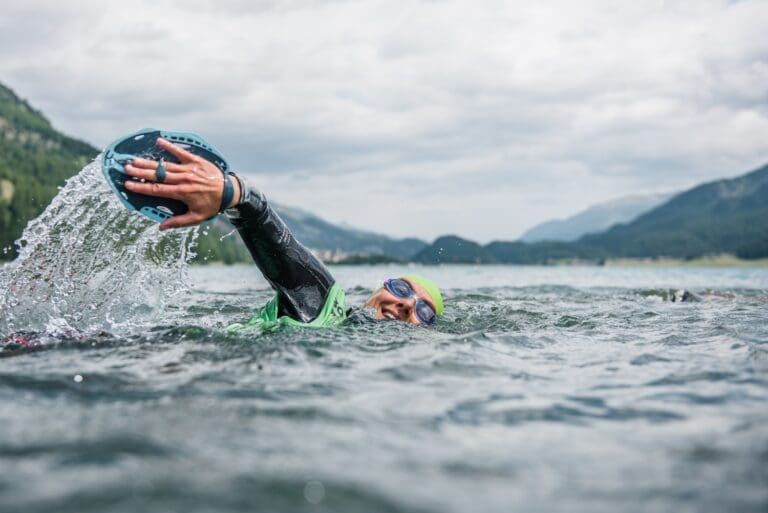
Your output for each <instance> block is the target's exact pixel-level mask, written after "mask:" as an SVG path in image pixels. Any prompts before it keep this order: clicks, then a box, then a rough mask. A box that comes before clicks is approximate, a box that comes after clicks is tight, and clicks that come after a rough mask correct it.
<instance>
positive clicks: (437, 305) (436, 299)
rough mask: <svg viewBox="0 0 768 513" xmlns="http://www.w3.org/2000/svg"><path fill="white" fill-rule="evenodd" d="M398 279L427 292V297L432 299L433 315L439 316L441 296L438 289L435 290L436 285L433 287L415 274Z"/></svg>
mask: <svg viewBox="0 0 768 513" xmlns="http://www.w3.org/2000/svg"><path fill="white" fill-rule="evenodd" d="M398 278H403V279H405V280H408V281H412V282H413V283H418V284H419V285H421V286H422V287H424V290H426V291H427V293H428V294H429V296H430V297H431V298H432V302H433V303H434V304H435V313H436V314H437V315H441V314H442V313H443V296H442V295H440V289H439V288H437V285H435V283H434V282H433V281H432V280H428V279H427V278H424V277H423V276H419V275H417V274H406V275H403V276H398Z"/></svg>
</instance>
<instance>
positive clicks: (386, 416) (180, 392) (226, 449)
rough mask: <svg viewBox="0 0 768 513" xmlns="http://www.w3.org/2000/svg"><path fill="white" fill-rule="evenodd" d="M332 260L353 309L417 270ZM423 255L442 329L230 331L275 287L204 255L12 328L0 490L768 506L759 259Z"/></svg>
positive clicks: (123, 500)
mask: <svg viewBox="0 0 768 513" xmlns="http://www.w3.org/2000/svg"><path fill="white" fill-rule="evenodd" d="M332 269H333V272H334V275H335V276H336V277H337V279H338V281H339V283H340V284H342V285H343V286H344V288H345V289H346V291H347V294H348V304H349V305H350V306H354V305H361V304H362V303H363V302H364V300H365V298H366V296H367V294H368V292H369V291H370V289H371V288H372V287H374V286H376V284H377V283H378V282H379V280H381V279H383V278H386V277H389V276H393V275H397V274H399V273H401V272H403V271H408V272H412V271H413V270H414V269H412V268H410V267H409V268H405V267H397V266H378V267H343V266H340V267H334V268H332ZM416 271H417V272H423V273H424V274H427V275H430V276H432V277H433V278H434V279H435V280H436V281H437V282H438V283H440V284H441V285H443V286H444V287H445V289H446V290H445V297H446V304H447V309H446V315H445V317H444V318H443V319H441V320H440V321H439V322H438V323H437V324H436V326H434V327H433V328H430V329H422V328H412V327H409V326H405V325H402V324H400V323H397V322H395V321H379V322H375V321H372V320H370V318H369V316H368V315H366V314H365V313H364V312H362V313H360V314H356V315H355V316H353V319H352V320H351V321H349V322H348V323H347V324H346V325H344V326H341V327H339V328H334V329H326V330H316V331H312V330H286V331H282V332H278V333H272V334H263V335H259V336H256V335H254V336H249V337H243V338H229V337H226V336H225V335H224V334H223V331H222V328H223V327H224V326H225V325H227V324H229V323H231V322H234V321H238V320H242V319H243V318H245V317H247V316H248V315H249V313H251V312H252V311H253V310H254V309H255V308H256V307H257V306H259V305H261V304H263V303H264V302H265V301H266V300H267V299H268V298H269V297H270V295H271V293H270V291H269V290H268V286H267V284H266V282H265V281H264V280H263V279H262V278H261V277H260V276H259V274H258V271H257V269H256V268H255V266H234V267H224V266H210V267H194V268H192V269H191V270H189V273H188V278H187V279H188V283H189V284H190V288H189V289H186V290H184V291H182V292H178V291H176V292H175V295H174V296H173V297H172V298H171V299H170V300H168V301H167V302H165V303H164V304H162V305H161V306H158V307H156V309H157V311H153V312H152V315H148V314H147V311H148V310H150V309H149V308H146V307H145V309H144V310H142V311H141V313H140V314H135V315H136V322H135V324H133V325H132V324H131V323H130V322H126V320H125V319H121V320H120V322H115V323H114V325H112V326H107V325H106V324H107V323H106V322H105V323H104V325H100V326H98V327H93V326H91V327H88V326H83V327H81V331H73V327H72V326H69V327H67V328H65V329H58V331H57V330H56V329H55V328H51V326H54V327H55V326H58V325H57V324H56V323H55V322H54V323H52V322H51V320H50V319H49V320H48V323H47V326H48V333H49V334H48V335H43V336H40V335H39V334H37V335H35V334H30V335H28V338H29V339H30V340H32V343H31V344H30V345H29V346H23V345H20V344H12V343H6V345H5V347H4V349H3V351H2V352H0V355H2V356H7V358H2V359H0V425H1V426H2V429H0V462H2V466H1V467H2V472H1V473H0V510H2V511H24V512H36V511H41V512H42V511H57V512H69V511H71V512H78V513H81V512H86V511H94V512H97V511H98V512H103V511H157V512H169V511H179V512H185V513H186V512H196V511H200V512H208V511H244V512H245V511H264V512H278V511H307V512H311V511H328V512H331V511H333V512H345V511H346V512H379V511H380V512H400V511H402V512H410V511H413V512H430V511H432V512H440V513H446V512H470V511H471V512H495V511H498V512H502V511H504V512H506V511H564V512H565V511H569V512H571V511H585V512H587V511H589V512H594V511H611V512H614V511H617V510H618V511H675V512H684V511H691V512H694V511H695V512H701V511H756V512H757V511H761V512H763V511H766V506H768V425H767V424H766V422H768V323H767V322H766V321H768V269H765V268H763V269H715V268H598V267H503V266H486V267H470V266H444V267H436V268H423V269H422V268H417V269H416ZM676 289H688V290H690V291H692V292H694V293H697V294H698V295H699V296H700V297H701V298H702V299H703V300H702V301H700V302H683V303H680V302H672V301H670V300H669V299H670V297H672V296H673V294H674V291H675V290H676ZM707 291H709V292H713V293H712V294H709V293H708V292H707ZM68 322H69V324H70V325H71V324H73V321H72V319H69V321H68ZM88 323H91V324H92V323H93V318H91V319H90V320H89V321H88ZM88 323H86V324H88ZM20 328H23V326H20V325H18V324H17V325H16V326H15V329H16V330H18V329H20ZM105 328H109V329H105ZM99 330H105V332H99ZM35 337H36V338H35Z"/></svg>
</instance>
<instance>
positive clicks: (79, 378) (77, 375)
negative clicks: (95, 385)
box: [72, 374, 83, 383]
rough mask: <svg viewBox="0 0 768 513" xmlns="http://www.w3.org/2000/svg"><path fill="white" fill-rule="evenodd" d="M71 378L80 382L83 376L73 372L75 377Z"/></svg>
mask: <svg viewBox="0 0 768 513" xmlns="http://www.w3.org/2000/svg"><path fill="white" fill-rule="evenodd" d="M72 379H74V381H75V383H82V382H83V377H82V376H81V375H80V374H75V377H74V378H72Z"/></svg>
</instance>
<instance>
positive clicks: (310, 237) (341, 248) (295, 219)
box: [275, 204, 427, 260]
mask: <svg viewBox="0 0 768 513" xmlns="http://www.w3.org/2000/svg"><path fill="white" fill-rule="evenodd" d="M275 210H277V213H278V214H279V215H280V217H281V218H282V219H283V220H284V221H285V224H287V225H288V228H290V229H291V231H292V232H293V235H294V236H295V237H296V238H297V239H298V240H300V241H301V243H302V244H304V245H305V246H307V247H309V248H312V249H317V250H321V251H336V252H342V253H356V254H368V255H387V256H391V257H395V258H398V259H401V260H408V259H410V258H411V257H412V256H413V255H415V254H416V253H418V252H419V251H421V250H422V249H423V248H425V247H426V246H427V243H426V242H424V241H423V240H420V239H415V238H406V239H393V238H391V237H387V236H386V235H381V234H378V233H373V232H368V231H364V230H358V229H356V228H350V227H347V226H343V227H342V226H339V225H335V224H332V223H329V222H328V221H325V220H323V219H320V218H319V217H317V216H316V215H314V214H310V213H308V212H305V211H303V210H300V209H298V208H293V207H287V206H285V205H279V204H278V205H275Z"/></svg>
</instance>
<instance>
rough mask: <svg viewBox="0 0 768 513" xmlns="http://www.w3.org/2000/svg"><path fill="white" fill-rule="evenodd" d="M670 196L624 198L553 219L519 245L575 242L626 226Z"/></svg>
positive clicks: (523, 237)
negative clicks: (580, 238)
mask: <svg viewBox="0 0 768 513" xmlns="http://www.w3.org/2000/svg"><path fill="white" fill-rule="evenodd" d="M672 196H674V193H664V194H646V195H632V196H624V197H622V198H618V199H614V200H611V201H605V202H602V203H598V204H595V205H592V206H590V207H588V208H586V209H584V210H581V211H579V212H577V213H576V214H573V215H571V216H568V217H566V218H563V219H553V220H550V221H545V222H543V223H540V224H537V225H536V226H534V227H532V228H530V229H528V230H526V232H525V233H523V235H521V236H520V238H519V239H518V240H520V241H521V242H541V241H563V242H570V241H574V240H578V239H579V237H582V236H583V235H586V234H589V233H598V232H602V231H604V230H607V229H608V228H610V227H611V226H613V225H615V224H619V223H627V222H629V221H632V220H634V219H636V218H637V217H639V216H640V215H641V214H644V213H645V212H647V211H649V210H651V209H652V208H655V207H657V206H659V205H661V204H662V203H664V202H665V201H668V200H669V199H670V198H671V197H672Z"/></svg>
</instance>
